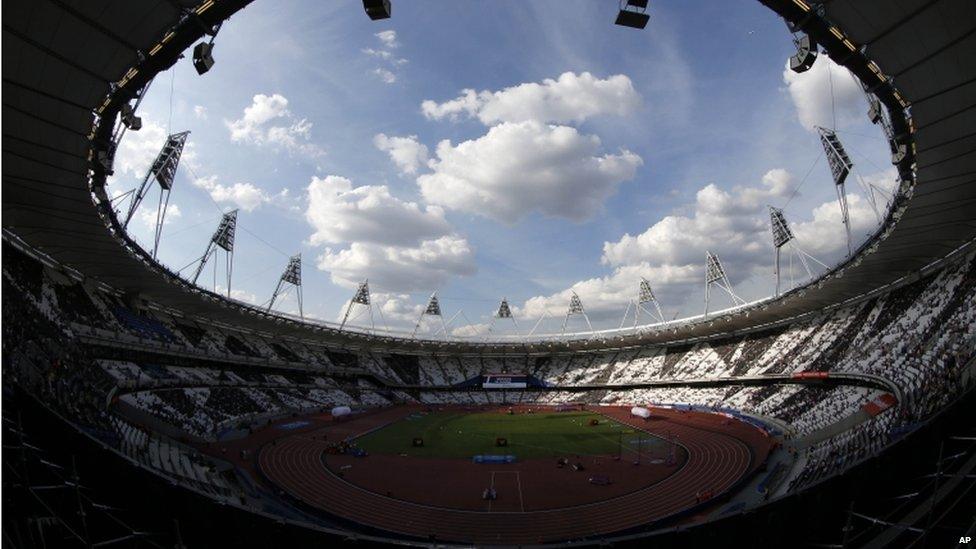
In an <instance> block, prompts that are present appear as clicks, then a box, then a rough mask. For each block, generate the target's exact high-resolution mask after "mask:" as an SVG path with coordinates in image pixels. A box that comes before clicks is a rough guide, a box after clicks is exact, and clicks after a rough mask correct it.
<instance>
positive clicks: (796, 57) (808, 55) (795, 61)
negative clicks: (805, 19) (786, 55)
mask: <svg viewBox="0 0 976 549" xmlns="http://www.w3.org/2000/svg"><path fill="white" fill-rule="evenodd" d="M793 42H794V43H795V44H796V53H795V54H793V56H792V57H790V70H791V71H793V72H795V73H801V72H807V71H808V70H810V67H812V66H813V62H814V61H816V60H817V44H816V42H814V41H813V39H812V38H810V35H808V34H804V35H803V36H801V37H800V38H797V39H794V40H793Z"/></svg>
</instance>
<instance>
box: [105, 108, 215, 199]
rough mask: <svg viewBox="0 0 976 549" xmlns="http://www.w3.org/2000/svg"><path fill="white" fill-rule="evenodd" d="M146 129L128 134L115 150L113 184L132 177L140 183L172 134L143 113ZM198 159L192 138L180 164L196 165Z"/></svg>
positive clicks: (143, 124)
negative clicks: (120, 179)
mask: <svg viewBox="0 0 976 549" xmlns="http://www.w3.org/2000/svg"><path fill="white" fill-rule="evenodd" d="M140 116H142V129H140V130H139V131H127V132H125V136H124V137H123V138H122V141H121V142H119V147H118V149H117V150H116V151H115V160H114V163H113V168H114V170H115V174H114V175H113V176H112V177H111V178H110V180H109V184H110V185H111V184H112V183H113V182H115V181H117V180H118V179H119V178H124V177H132V178H139V179H140V180H141V179H142V178H143V177H145V175H146V172H147V171H149V167H150V166H151V165H152V163H153V160H155V159H156V156H157V155H158V154H159V151H160V150H161V149H162V148H163V145H165V144H166V139H167V137H168V134H167V133H166V128H164V127H163V126H162V125H161V124H159V123H157V122H156V121H155V120H153V118H152V117H151V115H149V114H145V113H143V114H141V115H140ZM195 160H196V150H195V147H194V144H193V141H192V134H191V139H188V140H187V142H186V145H185V146H184V149H183V155H182V156H181V157H180V163H181V164H184V165H188V164H192V163H193V162H194V161H195Z"/></svg>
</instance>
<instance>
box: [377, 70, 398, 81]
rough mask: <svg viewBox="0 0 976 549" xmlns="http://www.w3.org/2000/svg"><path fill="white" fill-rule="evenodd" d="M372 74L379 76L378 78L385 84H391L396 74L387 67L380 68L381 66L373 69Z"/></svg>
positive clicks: (395, 79)
mask: <svg viewBox="0 0 976 549" xmlns="http://www.w3.org/2000/svg"><path fill="white" fill-rule="evenodd" d="M373 74H375V75H376V76H378V77H380V80H382V81H383V82H385V83H387V84H393V83H395V82H396V81H397V76H396V75H395V74H393V72H392V71H390V70H387V69H381V68H377V69H373Z"/></svg>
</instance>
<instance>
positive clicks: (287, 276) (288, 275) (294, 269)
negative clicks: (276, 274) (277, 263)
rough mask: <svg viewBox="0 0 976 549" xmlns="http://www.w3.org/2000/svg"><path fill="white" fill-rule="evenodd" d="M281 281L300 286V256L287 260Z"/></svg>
mask: <svg viewBox="0 0 976 549" xmlns="http://www.w3.org/2000/svg"><path fill="white" fill-rule="evenodd" d="M281 280H283V281H285V282H288V283H291V284H294V285H295V286H301V285H302V256H301V254H299V255H295V256H292V257H291V258H290V259H289V260H288V266H287V267H285V272H284V273H282V275H281Z"/></svg>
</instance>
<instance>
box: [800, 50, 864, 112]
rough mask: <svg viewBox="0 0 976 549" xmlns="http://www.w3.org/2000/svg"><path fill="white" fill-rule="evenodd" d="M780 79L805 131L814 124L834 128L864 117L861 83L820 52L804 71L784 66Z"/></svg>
mask: <svg viewBox="0 0 976 549" xmlns="http://www.w3.org/2000/svg"><path fill="white" fill-rule="evenodd" d="M783 82H784V83H785V84H786V87H787V89H788V91H789V93H790V97H791V98H792V99H793V105H794V106H795V107H796V114H797V117H798V118H799V119H800V124H802V125H803V126H804V127H805V128H807V129H808V130H810V129H813V128H814V126H822V127H825V128H832V127H834V113H836V117H837V125H839V126H843V125H844V124H847V123H851V122H854V121H857V120H859V119H861V118H862V117H863V116H864V110H865V109H866V103H865V101H864V99H863V97H864V94H863V92H862V91H861V86H860V85H859V84H858V83H857V81H856V80H855V79H854V77H853V76H851V73H850V72H848V70H847V69H845V68H844V67H841V66H840V65H838V64H836V63H834V61H833V60H831V59H830V58H829V57H828V56H826V55H820V56H819V57H818V58H817V62H816V63H814V64H813V67H812V68H810V70H808V71H807V72H804V73H800V74H797V73H795V72H793V71H791V70H790V69H789V65H787V67H786V68H785V69H783Z"/></svg>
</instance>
